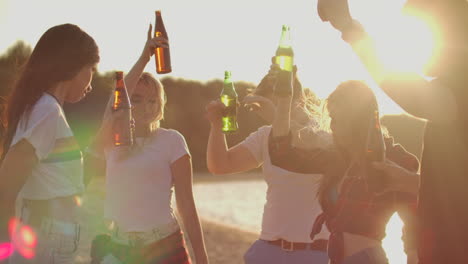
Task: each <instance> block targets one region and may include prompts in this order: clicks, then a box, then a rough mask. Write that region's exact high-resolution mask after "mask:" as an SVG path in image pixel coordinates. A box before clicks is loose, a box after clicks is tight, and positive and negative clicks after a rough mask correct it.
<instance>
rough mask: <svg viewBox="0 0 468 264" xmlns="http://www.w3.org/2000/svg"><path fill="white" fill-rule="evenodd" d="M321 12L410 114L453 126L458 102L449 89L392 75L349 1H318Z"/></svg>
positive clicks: (415, 76)
mask: <svg viewBox="0 0 468 264" xmlns="http://www.w3.org/2000/svg"><path fill="white" fill-rule="evenodd" d="M317 11H318V14H319V16H320V18H321V19H322V21H328V22H330V24H331V25H332V26H333V27H334V28H336V29H337V30H339V31H341V32H342V38H343V39H344V40H345V41H346V42H348V43H349V44H351V46H352V48H353V50H354V52H355V53H356V54H357V55H358V56H359V58H360V60H361V62H362V63H363V64H364V66H365V67H366V68H367V70H368V71H369V73H370V74H371V76H372V77H373V78H374V80H375V81H376V82H377V84H379V86H380V87H381V88H382V89H383V90H384V92H385V93H386V94H387V95H388V96H390V97H391V98H392V99H393V100H394V101H395V102H396V103H397V104H399V105H400V106H401V107H402V108H403V109H404V110H405V111H407V112H408V113H410V114H412V115H414V116H417V117H420V118H424V119H428V120H431V121H434V122H452V121H453V120H454V118H455V117H456V114H457V108H456V104H455V98H454V96H453V94H452V92H451V91H450V90H448V89H437V88H434V87H432V86H431V85H430V83H429V82H428V81H426V80H425V79H424V78H422V76H420V75H418V74H416V73H404V72H403V73H402V72H392V71H391V70H390V69H388V68H386V67H385V65H383V63H382V62H381V61H380V60H379V58H378V56H377V53H376V47H375V43H374V41H373V39H372V38H371V37H370V36H369V35H368V34H367V32H366V31H365V30H364V28H363V27H362V25H361V24H360V23H359V22H357V21H356V20H353V19H352V16H351V14H350V11H349V7H348V0H334V1H329V0H318V4H317Z"/></svg>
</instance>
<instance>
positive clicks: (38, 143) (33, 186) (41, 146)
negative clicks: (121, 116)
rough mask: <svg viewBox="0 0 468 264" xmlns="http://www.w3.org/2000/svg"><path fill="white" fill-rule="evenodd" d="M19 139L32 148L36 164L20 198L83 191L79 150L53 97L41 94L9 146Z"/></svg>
mask: <svg viewBox="0 0 468 264" xmlns="http://www.w3.org/2000/svg"><path fill="white" fill-rule="evenodd" d="M22 139H25V140H27V141H28V142H29V143H30V144H31V145H32V146H33V147H34V149H35V152H36V156H37V158H38V160H39V162H38V163H37V165H36V166H35V167H34V168H33V170H32V174H31V175H30V176H29V177H28V178H27V180H26V182H25V184H24V185H23V187H22V189H21V191H20V193H19V197H21V198H25V199H31V200H46V199H53V198H56V197H64V196H70V195H75V194H79V193H81V192H83V191H84V184H83V158H82V155H81V151H80V148H79V145H78V143H77V142H76V140H75V137H74V136H73V132H72V131H71V129H70V126H69V125H68V123H67V120H66V119H65V115H64V113H63V110H62V107H61V106H60V104H59V103H58V102H57V100H56V99H55V98H54V97H52V96H51V95H49V94H47V93H44V95H42V97H41V98H40V99H39V100H38V101H37V103H36V104H35V105H34V106H33V108H32V110H31V114H30V115H29V118H25V116H23V117H22V118H21V119H20V121H19V123H18V127H17V129H16V133H15V135H14V137H13V140H12V142H11V146H14V145H15V144H16V143H18V142H19V141H21V140H22Z"/></svg>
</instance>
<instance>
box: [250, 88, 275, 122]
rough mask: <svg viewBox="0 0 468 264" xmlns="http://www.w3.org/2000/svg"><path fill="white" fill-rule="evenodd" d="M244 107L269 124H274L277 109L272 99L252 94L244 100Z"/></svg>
mask: <svg viewBox="0 0 468 264" xmlns="http://www.w3.org/2000/svg"><path fill="white" fill-rule="evenodd" d="M242 105H243V106H244V107H246V108H247V109H248V110H249V111H251V112H255V113H256V114H258V115H259V116H260V117H261V118H263V119H264V120H265V121H267V122H268V123H272V122H273V118H274V117H275V111H276V109H275V105H274V104H273V102H272V101H271V100H270V99H268V98H266V97H263V96H260V95H255V94H250V95H247V96H246V97H244V100H242Z"/></svg>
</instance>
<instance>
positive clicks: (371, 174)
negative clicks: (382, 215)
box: [365, 110, 386, 193]
mask: <svg viewBox="0 0 468 264" xmlns="http://www.w3.org/2000/svg"><path fill="white" fill-rule="evenodd" d="M365 155H366V161H367V166H368V169H367V175H368V176H367V179H368V183H369V187H370V188H371V189H373V191H374V192H377V193H380V192H381V191H383V190H384V188H385V185H386V175H385V174H384V173H383V172H382V171H380V170H377V169H374V168H373V166H372V162H376V161H377V162H383V161H385V141H384V137H383V134H382V128H381V126H380V119H379V111H378V110H375V111H374V113H373V115H372V118H371V119H370V123H369V129H368V132H367V142H366V154H365Z"/></svg>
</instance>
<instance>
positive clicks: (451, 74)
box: [318, 0, 468, 264]
mask: <svg viewBox="0 0 468 264" xmlns="http://www.w3.org/2000/svg"><path fill="white" fill-rule="evenodd" d="M405 9H406V11H408V13H412V14H414V15H416V16H418V17H419V18H421V19H422V20H425V22H427V23H428V24H429V25H431V27H432V29H433V30H434V32H435V33H436V34H435V35H438V39H437V41H436V43H435V47H436V48H435V51H434V52H433V56H432V58H431V60H430V63H428V64H427V65H426V66H425V69H424V72H425V74H426V75H427V76H429V77H433V78H434V79H432V80H431V81H428V80H426V79H424V78H423V77H422V76H419V75H417V74H413V73H395V72H391V71H389V70H388V69H386V68H385V67H384V66H383V65H382V64H381V62H380V61H379V60H378V58H377V56H375V54H376V53H375V49H374V44H373V41H372V39H371V38H370V37H369V35H368V34H367V33H366V31H365V29H364V27H363V26H362V25H360V24H359V22H357V21H356V20H353V19H352V17H351V15H350V13H349V8H348V3H347V0H334V1H325V0H319V2H318V12H319V15H320V17H321V19H322V20H323V21H329V22H330V23H331V24H332V26H333V27H335V28H336V29H338V30H339V31H341V33H342V38H343V39H344V40H345V41H346V42H348V43H349V44H350V45H351V46H352V48H353V50H354V51H355V52H356V54H357V55H358V56H359V57H360V59H361V60H362V62H363V63H364V65H365V66H366V67H367V69H368V71H369V72H370V73H371V75H372V76H373V77H374V79H375V80H376V82H377V83H378V84H379V86H380V87H381V88H382V89H383V90H384V91H385V92H386V93H387V94H388V95H389V96H390V97H391V98H392V99H393V100H394V101H395V102H396V103H398V104H399V105H400V106H401V107H402V108H403V109H404V110H405V111H406V112H408V113H409V114H411V115H414V116H416V117H419V118H423V119H426V120H427V126H426V130H425V135H424V150H423V155H422V164H421V177H420V184H419V186H418V184H414V181H413V182H409V184H408V185H410V186H415V188H419V198H418V200H419V204H418V212H419V215H420V217H419V219H420V225H421V230H422V232H421V233H420V234H421V236H420V244H419V260H420V262H419V263H420V264H433V263H468V254H466V249H467V246H466V245H468V192H467V191H466V186H467V185H468V177H467V176H468V133H467V132H468V117H467V115H466V114H465V113H466V109H467V107H468V89H467V88H468V75H467V74H466V69H467V68H468V67H467V66H468V48H467V44H466V43H467V42H468V30H467V28H468V2H467V1H466V0H446V1H427V0H426V1H425V0H408V1H407V3H406V5H405ZM383 169H384V170H391V168H389V167H387V168H383ZM403 173H404V172H403ZM407 179H408V180H410V181H411V180H414V179H413V177H408V178H407ZM416 191H417V189H416Z"/></svg>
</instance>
